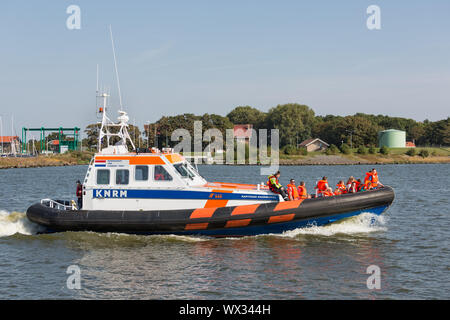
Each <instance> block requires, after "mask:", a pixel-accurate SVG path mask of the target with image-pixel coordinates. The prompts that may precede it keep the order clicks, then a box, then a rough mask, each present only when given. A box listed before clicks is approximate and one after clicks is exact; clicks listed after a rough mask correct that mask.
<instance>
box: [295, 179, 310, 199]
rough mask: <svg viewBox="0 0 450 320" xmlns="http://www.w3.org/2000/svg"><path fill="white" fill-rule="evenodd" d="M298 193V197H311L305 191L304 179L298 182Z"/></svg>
mask: <svg viewBox="0 0 450 320" xmlns="http://www.w3.org/2000/svg"><path fill="white" fill-rule="evenodd" d="M298 194H299V196H300V199H308V198H311V196H310V195H309V194H308V192H307V191H306V186H305V181H301V182H300V185H299V186H298Z"/></svg>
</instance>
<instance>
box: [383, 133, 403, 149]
mask: <svg viewBox="0 0 450 320" xmlns="http://www.w3.org/2000/svg"><path fill="white" fill-rule="evenodd" d="M378 146H379V147H380V148H381V147H382V146H386V147H388V148H405V147H406V132H405V131H401V130H395V129H389V130H384V131H380V132H378Z"/></svg>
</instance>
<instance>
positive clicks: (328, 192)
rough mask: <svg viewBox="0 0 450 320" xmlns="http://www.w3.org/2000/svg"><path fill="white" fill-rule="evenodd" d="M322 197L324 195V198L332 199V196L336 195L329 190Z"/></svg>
mask: <svg viewBox="0 0 450 320" xmlns="http://www.w3.org/2000/svg"><path fill="white" fill-rule="evenodd" d="M322 195H323V196H324V197H331V196H333V195H334V193H333V192H330V191H328V190H325V191H323V192H322Z"/></svg>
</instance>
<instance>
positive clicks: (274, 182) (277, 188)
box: [267, 171, 289, 200]
mask: <svg viewBox="0 0 450 320" xmlns="http://www.w3.org/2000/svg"><path fill="white" fill-rule="evenodd" d="M280 176H281V172H280V171H277V172H276V173H275V174H273V175H271V176H269V181H267V185H268V186H269V189H270V191H272V192H274V193H279V194H281V196H282V197H283V199H284V200H289V198H288V196H287V194H286V191H285V190H284V188H283V186H282V185H281V184H280V183H279V182H278V179H279V178H280Z"/></svg>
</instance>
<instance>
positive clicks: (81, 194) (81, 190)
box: [77, 180, 83, 209]
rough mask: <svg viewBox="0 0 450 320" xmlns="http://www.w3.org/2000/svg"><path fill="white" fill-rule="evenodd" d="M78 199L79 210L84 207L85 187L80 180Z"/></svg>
mask: <svg viewBox="0 0 450 320" xmlns="http://www.w3.org/2000/svg"><path fill="white" fill-rule="evenodd" d="M77 198H78V209H81V207H82V206H83V185H82V184H81V182H80V180H78V181H77Z"/></svg>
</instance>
